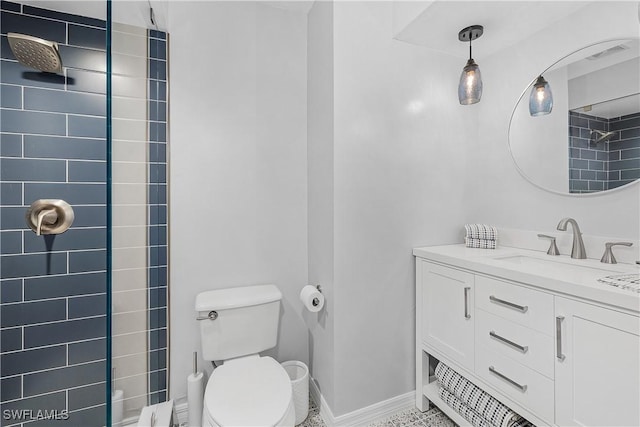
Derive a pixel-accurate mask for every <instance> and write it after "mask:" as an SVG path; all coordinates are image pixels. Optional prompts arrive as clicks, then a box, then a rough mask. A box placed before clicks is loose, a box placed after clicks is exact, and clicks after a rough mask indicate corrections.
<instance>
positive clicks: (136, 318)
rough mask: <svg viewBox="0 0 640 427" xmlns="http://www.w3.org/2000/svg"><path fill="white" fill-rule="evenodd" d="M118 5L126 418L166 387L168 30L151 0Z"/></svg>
mask: <svg viewBox="0 0 640 427" xmlns="http://www.w3.org/2000/svg"><path fill="white" fill-rule="evenodd" d="M112 6H113V11H112V16H113V23H112V32H111V36H112V37H111V38H112V64H113V65H112V67H113V74H112V80H111V81H112V90H113V97H112V115H113V120H112V133H113V138H112V152H111V153H112V164H111V165H112V168H111V172H112V176H111V178H112V201H113V203H112V206H111V219H112V224H113V228H112V231H113V232H112V246H113V257H112V290H113V294H112V296H113V304H112V308H113V322H112V327H113V341H112V357H113V358H112V361H113V368H114V379H115V381H114V390H113V394H112V404H113V412H112V414H113V420H114V422H117V421H119V420H121V419H122V420H124V421H125V422H128V421H135V420H136V419H137V417H138V416H139V414H140V410H141V408H142V407H143V406H145V405H150V404H155V403H159V402H163V401H165V400H166V399H167V390H168V387H167V381H168V380H167V378H168V376H167V369H168V351H167V267H166V266H167V261H166V251H167V197H166V194H167V185H166V167H167V149H166V147H167V139H166V123H167V84H166V81H167V79H166V59H167V40H166V38H167V35H166V33H164V32H162V31H159V30H157V29H155V27H153V24H152V23H151V22H145V20H144V19H145V18H142V17H149V16H150V12H149V5H148V3H141V2H137V3H136V2H114V3H113V5H112ZM150 27H153V28H152V29H151V28H150Z"/></svg>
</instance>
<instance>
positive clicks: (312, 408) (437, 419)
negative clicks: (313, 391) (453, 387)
mask: <svg viewBox="0 0 640 427" xmlns="http://www.w3.org/2000/svg"><path fill="white" fill-rule="evenodd" d="M319 412H320V409H319V408H318V406H317V405H316V404H315V402H314V401H313V399H309V416H307V419H306V420H305V421H304V422H303V423H302V424H300V425H299V426H298V427H326V424H325V423H324V421H322V418H321V417H320V413H319ZM368 427H457V426H456V424H455V423H454V422H453V421H451V420H450V419H449V417H447V416H446V415H445V414H443V413H442V412H440V410H439V409H438V408H436V407H434V408H433V409H430V410H428V411H426V412H420V411H418V410H417V409H416V408H410V409H405V410H403V411H400V412H398V413H396V414H393V415H391V416H390V417H388V418H386V419H384V420H380V421H376V422H375V423H373V424H369V426H368Z"/></svg>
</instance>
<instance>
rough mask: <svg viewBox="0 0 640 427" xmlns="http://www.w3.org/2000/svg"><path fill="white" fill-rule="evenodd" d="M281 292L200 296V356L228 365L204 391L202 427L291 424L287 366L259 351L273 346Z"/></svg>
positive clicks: (251, 289) (257, 289)
mask: <svg viewBox="0 0 640 427" xmlns="http://www.w3.org/2000/svg"><path fill="white" fill-rule="evenodd" d="M281 299H282V293H281V292H280V290H279V289H278V288H277V287H276V286H275V285H258V286H247V287H241V288H230V289H219V290H215V291H207V292H202V293H200V294H198V296H197V297H196V311H197V312H198V319H199V320H200V321H199V323H200V339H201V341H202V356H203V358H204V359H205V360H209V361H213V360H215V361H220V360H222V361H223V362H224V363H223V364H222V365H221V366H218V367H217V368H216V369H214V371H213V373H212V374H211V378H209V381H208V383H207V386H206V389H205V392H204V405H203V406H204V409H203V411H202V412H203V414H202V425H203V426H206V427H210V426H220V427H226V426H245V427H249V426H293V425H294V423H295V408H294V403H293V397H292V391H291V381H290V379H289V375H288V374H287V372H286V371H285V370H284V368H283V367H282V366H281V365H280V364H279V363H278V362H276V361H275V360H274V359H273V358H271V357H262V356H260V355H259V354H258V353H259V352H261V351H264V350H268V349H270V348H273V347H275V345H276V341H277V338H278V323H279V320H280V300H281Z"/></svg>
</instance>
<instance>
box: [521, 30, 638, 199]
mask: <svg viewBox="0 0 640 427" xmlns="http://www.w3.org/2000/svg"><path fill="white" fill-rule="evenodd" d="M539 76H543V77H544V80H546V82H548V86H549V87H550V88H551V93H552V99H553V102H552V107H551V112H550V113H547V111H548V107H549V103H548V102H546V103H545V102H538V101H542V100H543V96H544V93H543V91H542V87H543V85H541V84H540V83H541V81H540V80H539ZM639 76H640V41H639V39H635V38H633V39H620V40H609V41H606V42H601V43H597V44H594V45H590V46H587V47H585V48H583V49H580V50H578V51H576V52H573V53H572V54H570V55H567V56H566V57H564V58H563V59H561V60H560V61H558V62H556V63H555V64H553V65H551V66H550V67H548V68H547V69H546V70H544V71H543V72H542V73H541V74H539V75H536V76H532V80H531V84H530V85H529V86H528V87H527V88H526V89H525V90H524V92H523V93H522V95H521V96H520V99H519V100H518V102H517V103H516V106H515V108H514V110H513V113H512V114H511V121H510V122H509V149H510V151H511V155H512V157H513V160H514V161H515V163H516V166H517V168H518V170H519V171H520V173H521V174H522V175H523V176H524V177H525V178H526V179H527V180H529V181H530V182H532V183H533V184H534V185H537V186H539V187H542V188H544V189H546V190H550V191H553V192H556V193H563V194H593V193H598V192H602V191H608V190H614V189H617V188H620V187H622V186H625V185H628V184H631V183H633V182H635V181H636V180H637V179H639V178H640V77H639ZM532 91H533V94H532ZM532 97H534V99H530V98H532ZM530 103H531V104H532V105H531V106H530ZM536 103H537V104H539V105H542V106H546V107H547V110H546V111H542V112H540V111H539V110H535V108H536V105H537V104H536ZM532 109H533V110H532ZM536 111H537V113H536ZM533 114H538V115H533Z"/></svg>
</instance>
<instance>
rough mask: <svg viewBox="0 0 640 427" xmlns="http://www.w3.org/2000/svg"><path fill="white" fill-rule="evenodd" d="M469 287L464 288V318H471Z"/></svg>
mask: <svg viewBox="0 0 640 427" xmlns="http://www.w3.org/2000/svg"><path fill="white" fill-rule="evenodd" d="M470 290H471V288H469V287H467V288H464V318H465V319H471V314H470V313H469V291H470Z"/></svg>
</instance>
